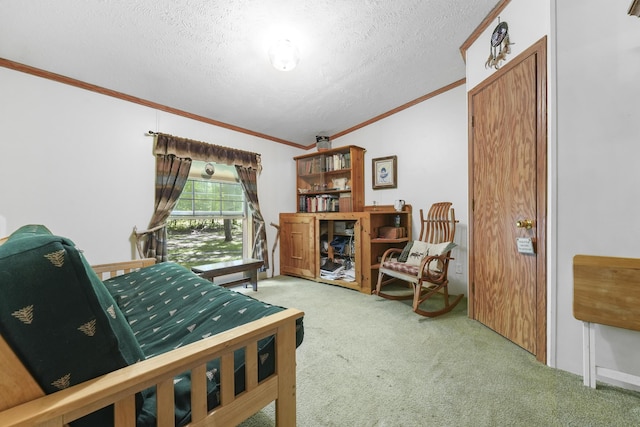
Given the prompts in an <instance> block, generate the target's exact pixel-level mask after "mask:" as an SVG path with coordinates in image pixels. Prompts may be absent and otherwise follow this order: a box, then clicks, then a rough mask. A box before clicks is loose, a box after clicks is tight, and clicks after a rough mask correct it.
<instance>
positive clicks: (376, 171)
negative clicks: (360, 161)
mask: <svg viewBox="0 0 640 427" xmlns="http://www.w3.org/2000/svg"><path fill="white" fill-rule="evenodd" d="M397 168H398V156H388V157H378V158H377V159H373V160H372V174H371V176H372V180H373V189H374V190H380V189H383V188H396V187H397V186H398V171H397Z"/></svg>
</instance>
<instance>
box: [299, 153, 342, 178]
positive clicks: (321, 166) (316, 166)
mask: <svg viewBox="0 0 640 427" xmlns="http://www.w3.org/2000/svg"><path fill="white" fill-rule="evenodd" d="M349 168H351V154H350V153H344V154H342V153H337V154H331V155H326V156H318V157H313V158H310V159H301V160H298V175H309V174H314V173H322V172H330V171H334V170H341V169H349Z"/></svg>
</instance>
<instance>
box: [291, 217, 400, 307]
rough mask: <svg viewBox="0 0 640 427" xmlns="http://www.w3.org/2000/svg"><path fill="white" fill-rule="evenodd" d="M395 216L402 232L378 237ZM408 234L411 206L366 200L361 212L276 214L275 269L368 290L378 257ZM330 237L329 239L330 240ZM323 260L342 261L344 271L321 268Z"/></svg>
mask: <svg viewBox="0 0 640 427" xmlns="http://www.w3.org/2000/svg"><path fill="white" fill-rule="evenodd" d="M396 217H399V221H400V227H399V228H400V229H402V230H404V232H403V233H402V234H403V237H381V234H382V233H383V232H385V231H387V230H388V229H394V228H396V227H395V221H396ZM411 239H412V231H411V206H410V205H406V206H405V207H404V210H403V211H402V212H396V211H395V210H394V209H393V206H366V207H364V211H363V212H351V213H333V212H318V213H315V214H312V213H298V214H295V213H284V214H280V242H281V243H280V273H281V274H285V275H291V276H298V277H303V278H306V279H312V280H315V281H318V282H324V283H330V284H332V285H338V286H343V287H345V288H350V289H355V290H357V291H360V292H363V293H367V294H370V293H371V292H372V291H373V289H375V286H376V283H377V280H378V269H379V266H380V261H379V258H380V257H381V256H382V254H383V253H384V251H385V250H387V249H388V248H391V247H396V248H403V247H404V246H405V245H406V242H408V241H409V240H411ZM332 243H334V244H333V245H332ZM327 261H331V262H333V263H340V264H342V265H343V270H342V271H343V272H344V271H347V272H348V274H347V275H345V276H339V277H334V276H332V275H331V274H328V273H326V272H324V271H323V268H322V267H323V266H324V265H325V263H326V262H327Z"/></svg>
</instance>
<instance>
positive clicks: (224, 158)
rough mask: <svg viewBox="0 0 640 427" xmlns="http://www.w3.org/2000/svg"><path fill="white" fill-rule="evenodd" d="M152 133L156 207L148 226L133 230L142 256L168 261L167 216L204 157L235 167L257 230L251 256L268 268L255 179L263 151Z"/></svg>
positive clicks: (260, 168) (207, 159) (265, 239)
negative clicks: (194, 165) (194, 164)
mask: <svg viewBox="0 0 640 427" xmlns="http://www.w3.org/2000/svg"><path fill="white" fill-rule="evenodd" d="M151 133H153V132H151ZM153 134H154V135H155V146H154V149H153V152H154V154H155V156H156V208H155V211H154V214H153V216H152V218H151V221H150V222H149V228H148V229H147V230H144V231H140V232H138V231H137V230H134V233H135V237H136V244H137V246H138V252H140V256H141V257H143V258H155V259H156V260H157V262H164V261H167V229H166V220H167V218H168V217H169V215H170V214H171V211H172V210H173V208H174V207H175V205H176V202H177V201H178V197H180V193H182V190H183V188H184V186H185V184H186V182H187V178H188V176H189V169H190V168H191V161H192V160H201V161H205V162H215V163H222V164H226V165H230V166H235V167H236V170H237V171H238V176H239V177H240V182H241V184H242V187H243V189H244V191H245V194H246V196H247V202H248V203H249V208H250V209H251V212H252V214H253V222H254V229H255V230H256V232H255V239H254V244H253V254H252V256H253V257H254V258H257V259H261V260H263V261H264V267H263V269H265V270H266V269H268V268H269V257H268V254H269V252H268V250H267V232H266V228H265V224H264V219H263V218H262V214H261V213H260V206H259V204H258V189H257V179H256V174H257V172H260V171H261V170H262V165H261V157H260V154H257V153H252V152H250V151H242V150H235V149H233V148H228V147H222V146H220V145H213V144H207V143H206V142H200V141H195V140H192V139H187V138H181V137H177V136H173V135H169V134H165V133H153ZM256 225H257V227H256ZM141 243H142V244H141Z"/></svg>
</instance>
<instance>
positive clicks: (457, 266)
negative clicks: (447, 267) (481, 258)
mask: <svg viewBox="0 0 640 427" xmlns="http://www.w3.org/2000/svg"><path fill="white" fill-rule="evenodd" d="M456 274H462V263H460V262H456Z"/></svg>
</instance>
